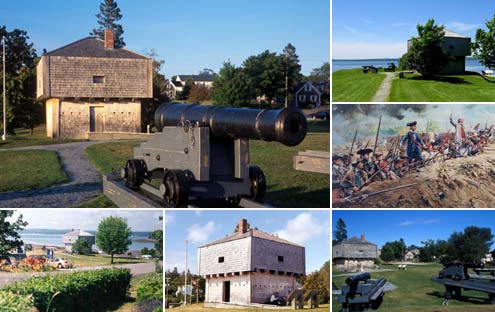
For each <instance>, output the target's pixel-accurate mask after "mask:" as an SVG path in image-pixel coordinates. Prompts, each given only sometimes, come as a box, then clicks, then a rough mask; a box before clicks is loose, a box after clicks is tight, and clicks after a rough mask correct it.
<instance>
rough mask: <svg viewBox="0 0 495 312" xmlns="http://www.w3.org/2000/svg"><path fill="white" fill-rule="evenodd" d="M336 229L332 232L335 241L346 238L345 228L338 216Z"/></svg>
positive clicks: (338, 241)
mask: <svg viewBox="0 0 495 312" xmlns="http://www.w3.org/2000/svg"><path fill="white" fill-rule="evenodd" d="M336 228H337V229H336V230H335V231H334V232H333V236H334V237H335V242H336V243H340V242H341V241H344V240H346V239H347V228H346V225H345V223H344V220H342V219H341V218H339V219H338V220H337V225H336Z"/></svg>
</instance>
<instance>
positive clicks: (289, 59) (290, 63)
mask: <svg viewBox="0 0 495 312" xmlns="http://www.w3.org/2000/svg"><path fill="white" fill-rule="evenodd" d="M281 57H283V58H284V63H285V74H286V76H287V77H286V79H287V85H288V90H287V96H288V97H289V99H290V96H291V94H292V93H294V92H295V91H297V90H295V88H296V86H297V84H298V83H299V82H301V80H302V74H301V65H300V64H299V56H298V55H297V54H296V47H294V46H293V45H292V44H291V43H288V44H287V46H285V48H284V51H283V53H282V55H281Z"/></svg>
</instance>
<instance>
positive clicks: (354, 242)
mask: <svg viewBox="0 0 495 312" xmlns="http://www.w3.org/2000/svg"><path fill="white" fill-rule="evenodd" d="M335 245H376V244H373V243H370V242H368V241H367V240H366V239H364V237H361V238H357V237H351V238H350V239H346V240H343V241H341V242H340V243H337V244H335Z"/></svg>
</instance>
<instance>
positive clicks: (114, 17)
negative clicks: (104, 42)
mask: <svg viewBox="0 0 495 312" xmlns="http://www.w3.org/2000/svg"><path fill="white" fill-rule="evenodd" d="M96 18H97V19H98V20H97V22H98V25H99V26H98V28H95V29H93V31H92V32H91V33H90V35H91V36H94V37H96V38H100V39H104V38H105V29H112V30H113V35H114V43H115V47H116V48H122V47H125V42H124V37H123V34H124V29H123V28H122V25H120V24H118V23H117V22H118V21H120V19H121V18H122V14H121V13H120V8H119V6H118V4H117V1H115V0H104V1H103V2H102V3H100V13H98V14H96Z"/></svg>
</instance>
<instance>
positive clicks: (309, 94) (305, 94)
mask: <svg viewBox="0 0 495 312" xmlns="http://www.w3.org/2000/svg"><path fill="white" fill-rule="evenodd" d="M296 90H297V91H296V93H295V95H294V97H295V98H294V100H295V103H296V107H300V106H304V107H313V108H319V107H320V106H321V94H322V92H321V91H320V90H319V89H318V88H317V87H315V85H314V84H313V83H312V82H311V81H306V82H301V83H300V84H299V85H298V86H297V87H296Z"/></svg>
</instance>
